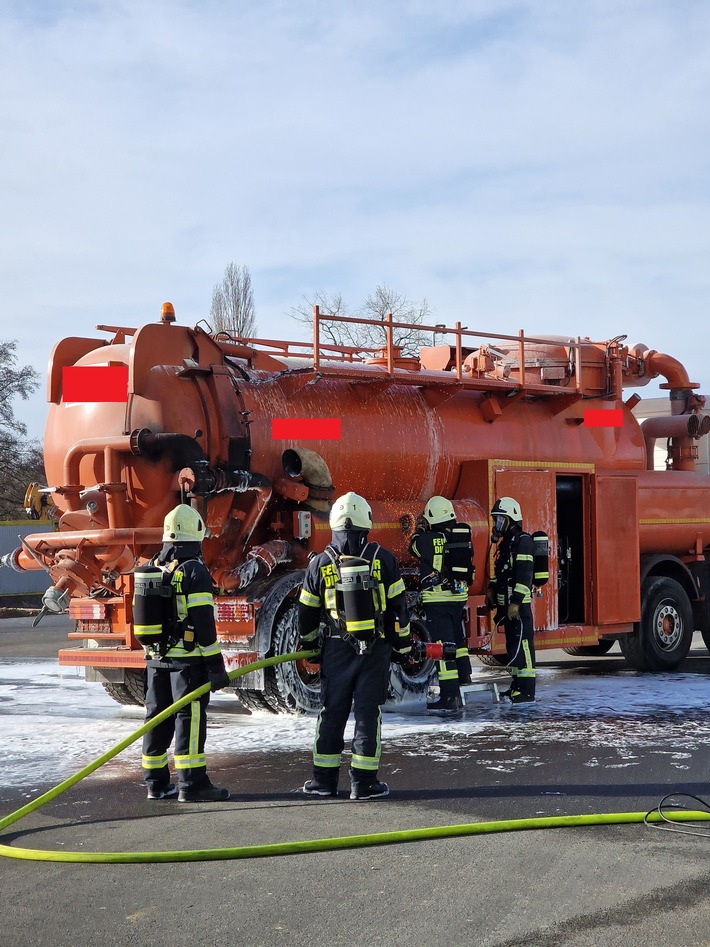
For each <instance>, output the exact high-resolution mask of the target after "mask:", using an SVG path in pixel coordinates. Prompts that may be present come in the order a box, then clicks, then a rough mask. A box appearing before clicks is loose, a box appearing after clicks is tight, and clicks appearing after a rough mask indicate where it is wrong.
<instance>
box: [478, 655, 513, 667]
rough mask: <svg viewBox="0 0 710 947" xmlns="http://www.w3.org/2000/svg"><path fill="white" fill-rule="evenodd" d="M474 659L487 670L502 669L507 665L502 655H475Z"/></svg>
mask: <svg viewBox="0 0 710 947" xmlns="http://www.w3.org/2000/svg"><path fill="white" fill-rule="evenodd" d="M475 657H477V658H478V660H479V661H480V662H481V664H485V665H486V667H489V668H504V667H506V665H507V662H506V657H505V655H504V654H477V655H475Z"/></svg>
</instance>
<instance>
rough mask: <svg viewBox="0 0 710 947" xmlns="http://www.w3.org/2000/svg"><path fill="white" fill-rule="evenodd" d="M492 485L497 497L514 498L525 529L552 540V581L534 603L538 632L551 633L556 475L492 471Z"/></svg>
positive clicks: (554, 609)
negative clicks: (540, 530)
mask: <svg viewBox="0 0 710 947" xmlns="http://www.w3.org/2000/svg"><path fill="white" fill-rule="evenodd" d="M491 479H492V482H493V483H495V488H494V489H495V494H494V495H493V496H491V497H490V498H489V500H490V505H489V509H490V507H491V506H492V504H493V502H494V501H495V499H496V498H497V497H514V498H515V499H516V500H517V501H518V503H519V504H520V509H521V511H522V514H523V529H525V531H526V532H529V533H533V532H534V531H535V530H536V529H543V530H544V531H545V532H546V533H547V535H548V537H549V539H550V578H549V580H548V582H547V584H546V585H544V586H543V588H542V597H541V598H534V599H533V619H534V622H535V628H536V629H538V630H541V631H550V630H552V629H556V628H557V622H558V617H557V614H558V610H557V499H556V494H555V473H554V471H551V470H520V469H516V468H512V469H511V468H506V469H503V470H496V469H495V467H494V469H493V478H491Z"/></svg>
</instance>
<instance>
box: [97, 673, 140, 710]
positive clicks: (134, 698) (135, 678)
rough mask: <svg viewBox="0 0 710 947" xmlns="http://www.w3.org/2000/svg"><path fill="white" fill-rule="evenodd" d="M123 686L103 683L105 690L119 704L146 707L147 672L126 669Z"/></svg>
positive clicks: (107, 682)
mask: <svg viewBox="0 0 710 947" xmlns="http://www.w3.org/2000/svg"><path fill="white" fill-rule="evenodd" d="M124 673H125V680H124V682H123V683H122V684H112V683H110V682H109V681H102V683H103V687H104V690H105V691H106V693H107V694H108V696H109V697H111V698H113V700H115V701H116V703H117V704H132V705H134V706H135V705H136V704H137V705H138V706H139V707H143V706H144V705H145V671H143V670H139V669H138V668H126V670H125V672H124Z"/></svg>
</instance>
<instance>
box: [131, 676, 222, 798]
mask: <svg viewBox="0 0 710 947" xmlns="http://www.w3.org/2000/svg"><path fill="white" fill-rule="evenodd" d="M208 680H209V676H208V674H207V669H206V668H205V665H204V662H203V661H202V660H195V661H194V663H190V662H188V661H172V660H170V659H167V660H163V661H155V662H151V661H149V662H148V666H147V680H146V695H145V710H146V714H145V719H146V723H147V722H148V721H149V720H152V719H153V717H156V716H157V715H158V714H159V713H160V712H161V711H162V710H165V708H166V707H169V706H170V705H171V704H173V703H175V701H176V700H180V698H181V697H184V696H185V695H186V694H189V693H190V692H191V691H194V690H195V688H196V687H200V686H201V685H202V684H206V683H207V681H208ZM209 701H210V694H209V691H208V692H207V693H206V694H202V696H201V697H199V698H198V699H197V700H193V701H191V703H189V704H186V705H185V706H184V707H182V708H181V709H180V710H178V712H177V713H176V714H173V716H172V717H168V719H167V720H164V721H163V722H162V723H159V724H158V726H157V727H155V728H154V729H153V730H151V731H150V732H149V733H146V734H145V735H144V737H143V757H142V766H143V774H144V776H145V781H146V783H147V785H148V787H149V788H150V789H155V790H159V789H165V788H166V787H167V786H168V785H169V783H170V771H169V769H168V748H169V746H170V744H171V742H172V740H173V737H175V747H174V752H173V756H174V760H175V771H176V776H177V782H178V788H179V789H195V788H197V787H198V786H200V785H201V784H203V783H204V782H205V781H206V779H207V766H206V760H205V737H206V736H207V705H208V704H209Z"/></svg>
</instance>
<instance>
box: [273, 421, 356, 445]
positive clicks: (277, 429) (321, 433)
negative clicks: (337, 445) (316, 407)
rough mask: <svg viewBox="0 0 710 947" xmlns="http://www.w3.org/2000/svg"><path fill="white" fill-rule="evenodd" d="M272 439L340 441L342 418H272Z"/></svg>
mask: <svg viewBox="0 0 710 947" xmlns="http://www.w3.org/2000/svg"><path fill="white" fill-rule="evenodd" d="M271 440H272V441H339V440H340V418H272V419H271Z"/></svg>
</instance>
